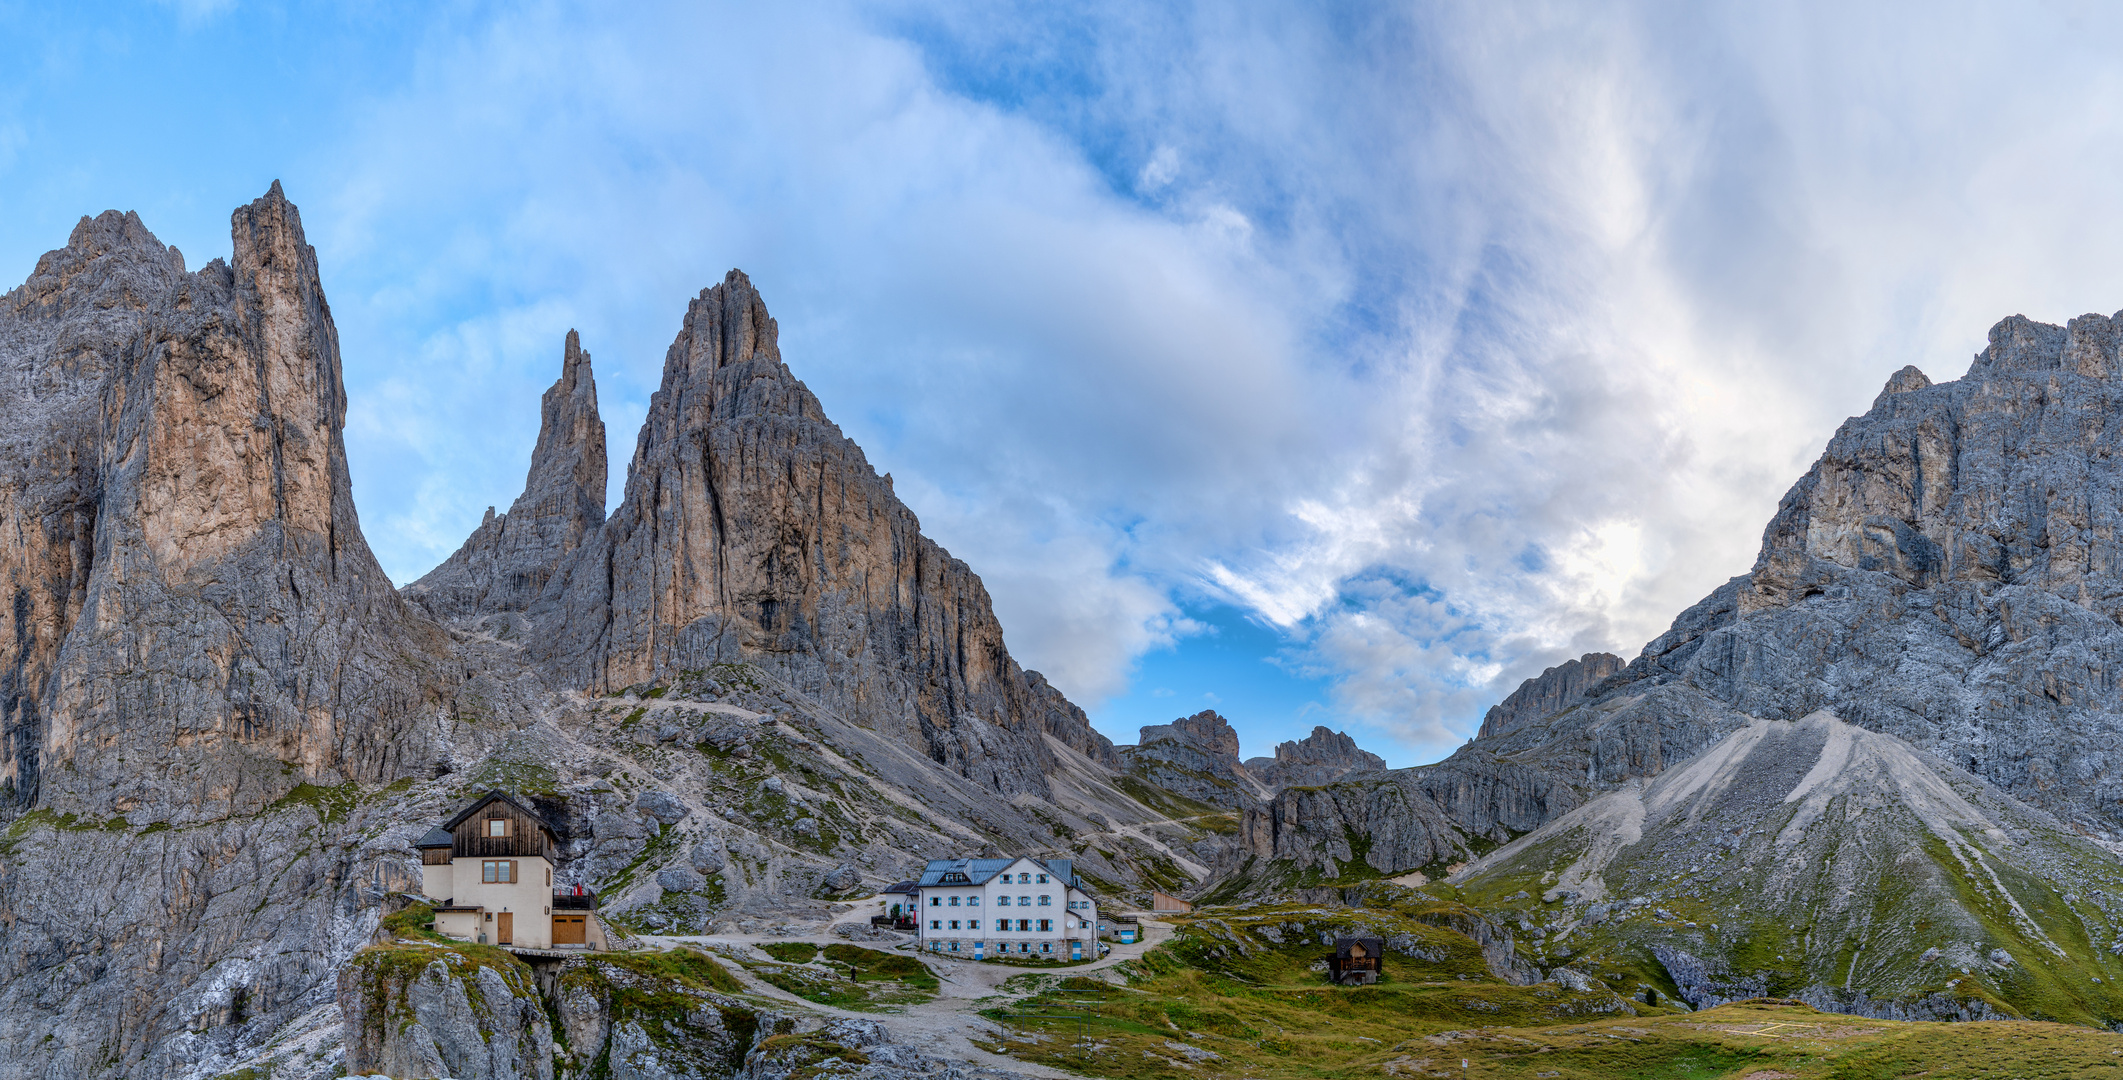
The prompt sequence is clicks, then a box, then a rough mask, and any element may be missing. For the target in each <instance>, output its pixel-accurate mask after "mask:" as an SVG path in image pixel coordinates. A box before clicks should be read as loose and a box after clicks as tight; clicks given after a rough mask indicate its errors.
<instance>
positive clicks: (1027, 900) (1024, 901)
mask: <svg viewBox="0 0 2123 1080" xmlns="http://www.w3.org/2000/svg"><path fill="white" fill-rule="evenodd" d="M1017 906H1018V907H1031V906H1032V898H1031V897H1029V896H1020V897H1018V898H1017Z"/></svg>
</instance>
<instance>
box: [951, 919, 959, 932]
mask: <svg viewBox="0 0 2123 1080" xmlns="http://www.w3.org/2000/svg"><path fill="white" fill-rule="evenodd" d="M951 929H953V930H956V929H958V920H957V919H953V920H951Z"/></svg>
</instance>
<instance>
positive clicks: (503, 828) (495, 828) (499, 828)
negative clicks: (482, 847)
mask: <svg viewBox="0 0 2123 1080" xmlns="http://www.w3.org/2000/svg"><path fill="white" fill-rule="evenodd" d="M487 835H488V836H507V835H509V819H508V818H499V817H490V818H488V819H487Z"/></svg>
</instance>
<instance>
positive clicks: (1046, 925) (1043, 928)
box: [1039, 919, 1054, 934]
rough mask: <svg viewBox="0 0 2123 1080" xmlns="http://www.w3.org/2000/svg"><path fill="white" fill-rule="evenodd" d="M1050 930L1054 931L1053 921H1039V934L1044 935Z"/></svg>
mask: <svg viewBox="0 0 2123 1080" xmlns="http://www.w3.org/2000/svg"><path fill="white" fill-rule="evenodd" d="M1052 929H1054V920H1053V919H1041V920H1040V921H1039V932H1040V933H1042V934H1044V933H1046V932H1048V931H1050V930H1052Z"/></svg>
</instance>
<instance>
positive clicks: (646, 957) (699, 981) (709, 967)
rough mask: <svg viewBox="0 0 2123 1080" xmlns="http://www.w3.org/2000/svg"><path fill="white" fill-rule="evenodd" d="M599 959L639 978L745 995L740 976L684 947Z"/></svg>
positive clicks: (696, 950)
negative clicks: (644, 977)
mask: <svg viewBox="0 0 2123 1080" xmlns="http://www.w3.org/2000/svg"><path fill="white" fill-rule="evenodd" d="M596 958H597V959H598V960H599V961H601V962H604V963H607V964H611V965H613V966H614V967H620V968H625V969H626V970H628V971H631V972H634V973H635V974H637V975H643V976H647V977H649V978H655V979H668V980H670V981H672V982H675V983H678V984H679V985H681V986H688V987H692V988H694V989H697V990H715V991H720V992H721V993H725V994H741V993H743V992H744V984H743V983H741V982H738V981H737V976H735V975H732V974H730V970H729V969H728V968H726V967H723V966H722V964H720V963H719V962H717V961H716V959H715V958H714V957H712V956H709V955H708V954H706V953H704V952H701V951H700V950H698V949H690V948H685V947H683V946H681V947H679V948H676V949H669V950H664V951H654V952H649V951H644V952H615V953H599V954H598V955H597V957H596Z"/></svg>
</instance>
